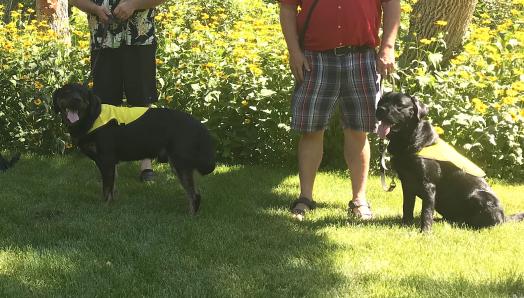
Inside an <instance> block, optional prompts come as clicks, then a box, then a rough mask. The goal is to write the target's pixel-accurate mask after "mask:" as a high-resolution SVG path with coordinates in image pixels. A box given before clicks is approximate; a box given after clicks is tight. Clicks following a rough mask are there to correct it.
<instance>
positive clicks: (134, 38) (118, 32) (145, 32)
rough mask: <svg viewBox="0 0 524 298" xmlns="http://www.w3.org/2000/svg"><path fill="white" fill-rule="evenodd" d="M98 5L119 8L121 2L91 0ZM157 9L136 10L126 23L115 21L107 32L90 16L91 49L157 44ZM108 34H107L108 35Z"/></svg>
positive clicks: (110, 9) (95, 18) (117, 0)
mask: <svg viewBox="0 0 524 298" xmlns="http://www.w3.org/2000/svg"><path fill="white" fill-rule="evenodd" d="M91 1H93V2H94V3H96V4H97V5H103V6H106V7H107V8H109V11H111V12H113V10H114V9H115V8H116V7H117V5H118V3H119V2H120V0H91ZM154 17H155V9H154V8H150V9H142V10H136V11H135V12H134V13H133V15H132V16H131V17H130V18H129V19H127V20H126V21H124V22H119V21H113V22H111V23H110V24H109V27H108V28H107V31H105V30H104V26H102V24H101V23H100V22H98V18H97V17H96V16H94V15H91V14H88V23H89V30H90V31H91V49H92V50H97V49H101V48H118V47H120V46H123V45H150V44H153V43H154V42H155V21H154V20H155V19H154ZM106 32H107V33H106Z"/></svg>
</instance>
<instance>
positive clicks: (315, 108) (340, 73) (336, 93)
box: [291, 48, 380, 132]
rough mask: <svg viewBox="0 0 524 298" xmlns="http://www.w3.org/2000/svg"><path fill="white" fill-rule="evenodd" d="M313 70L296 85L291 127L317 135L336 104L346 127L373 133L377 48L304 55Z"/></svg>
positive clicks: (376, 94)
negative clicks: (339, 53) (340, 53)
mask: <svg viewBox="0 0 524 298" xmlns="http://www.w3.org/2000/svg"><path fill="white" fill-rule="evenodd" d="M305 56H306V59H307V61H308V63H309V65H310V68H311V71H305V72H304V81H303V82H301V83H300V84H297V86H296V87H295V91H294V92H293V99H292V103H291V109H292V121H291V128H293V129H294V130H297V131H299V132H314V131H319V130H324V129H326V128H327V126H328V123H329V119H330V117H331V115H332V114H333V111H334V109H335V107H336V106H337V104H339V106H340V109H341V113H340V114H341V118H342V119H341V120H342V125H343V127H344V128H351V129H354V130H358V131H365V132H373V131H375V128H376V122H377V121H376V119H375V109H376V105H377V103H378V99H379V91H380V88H379V87H380V85H379V84H380V82H379V76H378V74H377V70H376V64H375V58H376V53H375V51H374V49H371V48H370V49H368V50H365V51H362V52H353V53H349V54H346V55H343V56H337V55H335V54H334V53H332V52H311V51H306V52H305Z"/></svg>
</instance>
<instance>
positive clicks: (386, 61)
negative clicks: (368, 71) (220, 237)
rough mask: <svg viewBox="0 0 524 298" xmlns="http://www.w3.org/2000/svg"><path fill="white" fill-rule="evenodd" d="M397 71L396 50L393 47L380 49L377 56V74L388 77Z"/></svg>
mask: <svg viewBox="0 0 524 298" xmlns="http://www.w3.org/2000/svg"><path fill="white" fill-rule="evenodd" d="M394 71H395V49H394V48H393V47H382V48H380V50H379V52H378V55H377V72H378V73H379V74H380V75H381V76H382V77H387V76H388V75H390V74H392V73H393V72H394Z"/></svg>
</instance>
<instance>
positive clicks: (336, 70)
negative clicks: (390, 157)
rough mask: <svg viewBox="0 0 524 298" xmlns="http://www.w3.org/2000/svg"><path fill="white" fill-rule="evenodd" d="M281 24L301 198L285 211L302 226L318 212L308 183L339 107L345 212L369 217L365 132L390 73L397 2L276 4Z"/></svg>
mask: <svg viewBox="0 0 524 298" xmlns="http://www.w3.org/2000/svg"><path fill="white" fill-rule="evenodd" d="M315 2H316V3H315ZM298 8H300V9H298ZM308 15H309V20H308V21H306V19H308ZM280 24H281V26H282V32H283V34H284V38H285V40H286V44H287V48H288V51H289V61H290V68H291V72H292V74H293V76H294V77H295V81H296V86H295V90H294V92H293V97H292V103H291V109H292V123H291V127H292V128H293V129H294V130H296V131H298V132H300V133H301V138H300V141H299V144H298V163H299V179H300V196H299V198H298V199H297V200H295V201H294V202H293V203H292V205H291V211H292V213H293V214H294V215H295V217H297V218H299V219H300V220H302V219H303V217H304V215H305V212H306V211H307V210H310V209H314V208H315V206H316V203H315V201H314V200H313V184H314V181H315V176H316V173H317V171H318V168H319V166H320V162H321V160H322V154H323V138H324V130H325V129H326V127H327V125H328V122H329V119H330V116H331V114H332V112H333V110H334V109H335V107H337V105H338V106H339V107H340V109H341V118H342V119H341V120H342V124H343V127H344V157H345V160H346V163H347V166H348V168H349V171H350V178H351V186H352V199H351V200H350V201H349V204H348V212H349V214H350V215H355V216H357V217H358V218H361V219H371V218H372V212H371V209H370V206H369V203H368V202H367V200H366V191H365V190H366V182H367V176H368V171H369V160H370V149H369V142H368V138H367V134H368V133H369V132H374V131H375V130H376V119H375V108H376V105H377V103H378V99H379V98H380V94H379V90H380V86H379V85H380V77H381V76H382V77H383V76H387V75H388V74H390V73H391V72H392V71H393V70H394V62H395V53H394V44H395V39H396V36H397V31H398V28H399V25H400V0H280ZM306 24H307V25H306ZM381 26H382V39H380V38H379V29H380V27H381ZM300 43H302V44H300Z"/></svg>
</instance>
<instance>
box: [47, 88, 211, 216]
mask: <svg viewBox="0 0 524 298" xmlns="http://www.w3.org/2000/svg"><path fill="white" fill-rule="evenodd" d="M53 106H54V110H55V111H56V112H57V113H59V114H61V116H62V121H63V123H64V124H65V125H66V126H67V128H68V129H69V132H70V134H71V137H72V139H73V141H74V142H75V143H76V144H77V145H78V147H79V148H80V150H81V151H82V152H83V153H84V154H86V155H87V156H88V157H89V158H91V159H92V160H93V161H94V162H95V163H96V165H97V167H98V169H99V170H100V173H101V174H102V183H103V188H102V190H103V195H104V198H105V200H106V201H107V202H110V201H111V200H112V199H113V196H114V181H115V166H116V164H117V163H118V162H119V161H131V160H141V159H145V158H158V159H159V160H165V161H169V164H170V165H171V169H172V171H173V172H174V173H175V174H176V175H177V176H178V178H179V180H180V182H181V184H182V186H183V187H184V189H185V191H186V192H187V195H188V199H189V210H190V212H191V214H195V213H196V212H197V211H198V208H199V206H200V194H199V193H198V190H197V189H196V187H195V180H194V172H195V170H197V171H198V172H199V173H200V174H202V175H206V174H209V173H211V172H213V170H214V169H215V148H214V143H213V140H212V138H211V136H210V134H209V132H208V130H207V129H206V128H205V127H204V125H202V123H201V122H200V121H198V120H196V119H195V118H193V117H192V116H190V115H188V114H186V113H183V112H179V111H175V110H171V109H165V108H140V107H135V108H125V107H115V106H111V105H105V104H101V103H100V99H99V98H98V97H97V96H96V95H95V94H94V93H93V92H92V91H91V90H89V89H87V88H85V87H83V86H82V85H79V84H67V85H65V86H63V87H62V88H59V89H57V90H56V91H55V92H54V93H53Z"/></svg>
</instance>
